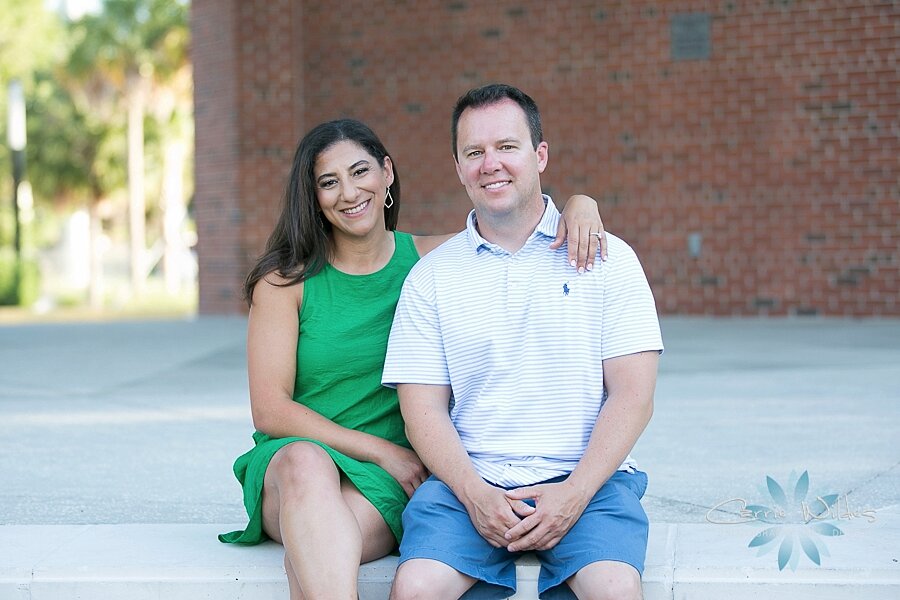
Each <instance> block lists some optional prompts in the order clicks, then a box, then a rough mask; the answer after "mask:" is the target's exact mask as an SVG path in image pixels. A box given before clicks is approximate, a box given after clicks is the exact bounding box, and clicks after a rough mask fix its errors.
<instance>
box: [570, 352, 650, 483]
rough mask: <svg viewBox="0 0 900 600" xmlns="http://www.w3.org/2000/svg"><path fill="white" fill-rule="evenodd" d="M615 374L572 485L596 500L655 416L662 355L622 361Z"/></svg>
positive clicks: (571, 481) (648, 355) (633, 356)
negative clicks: (657, 367)
mask: <svg viewBox="0 0 900 600" xmlns="http://www.w3.org/2000/svg"><path fill="white" fill-rule="evenodd" d="M613 360H618V361H619V363H618V364H617V365H616V366H615V367H613V368H609V367H607V366H606V365H604V369H605V370H606V369H609V370H610V371H612V373H611V375H610V378H611V381H610V382H609V383H608V389H609V395H608V397H607V399H606V403H605V404H604V405H603V410H602V411H601V412H600V415H599V416H598V417H597V421H596V423H595V424H594V430H593V432H592V433H591V438H590V440H589V442H588V446H587V449H586V450H585V453H584V455H583V456H582V458H581V460H580V461H579V463H578V466H577V467H576V468H575V470H574V471H572V474H571V475H570V476H569V478H568V481H569V482H570V483H572V484H574V485H575V486H576V487H577V488H578V489H580V490H582V491H583V493H585V494H589V495H588V497H591V496H593V495H594V494H595V493H596V492H597V490H599V489H600V487H602V485H603V484H604V483H606V480H607V479H609V478H610V477H611V476H612V474H613V473H615V472H616V470H617V469H618V468H619V466H621V464H622V462H623V461H624V460H625V458H626V457H627V456H628V453H629V452H631V449H632V448H634V445H635V443H637V440H638V438H639V437H640V436H641V434H642V433H643V432H644V429H645V428H646V427H647V423H649V422H650V417H651V416H652V415H653V393H654V390H655V387H656V365H657V363H658V353H656V352H644V353H640V354H637V355H631V356H627V357H622V358H621V359H613Z"/></svg>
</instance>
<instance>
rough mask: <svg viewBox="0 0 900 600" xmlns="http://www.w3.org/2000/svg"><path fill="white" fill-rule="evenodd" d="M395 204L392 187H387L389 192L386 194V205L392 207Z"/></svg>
mask: <svg viewBox="0 0 900 600" xmlns="http://www.w3.org/2000/svg"><path fill="white" fill-rule="evenodd" d="M393 205H394V197H393V196H391V188H388V189H387V193H386V194H385V195H384V207H385V208H390V207H392V206H393Z"/></svg>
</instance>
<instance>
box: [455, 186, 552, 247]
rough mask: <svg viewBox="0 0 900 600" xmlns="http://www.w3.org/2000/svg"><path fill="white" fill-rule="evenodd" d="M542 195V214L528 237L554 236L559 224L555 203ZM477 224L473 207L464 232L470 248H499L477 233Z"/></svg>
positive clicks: (545, 195)
mask: <svg viewBox="0 0 900 600" xmlns="http://www.w3.org/2000/svg"><path fill="white" fill-rule="evenodd" d="M542 195H543V197H544V214H543V215H542V216H541V220H540V221H539V222H538V224H537V227H535V228H534V233H532V234H531V237H530V238H529V239H531V238H533V237H534V236H535V235H541V236H544V237H549V238H556V228H557V226H558V225H559V216H560V215H559V210H557V208H556V205H554V204H553V199H552V198H550V196H548V195H547V194H542ZM477 224H478V221H477V219H476V217H475V210H474V209H473V210H472V211H470V212H469V216H468V217H467V218H466V232H467V234H468V238H469V243H470V244H471V245H472V249H473V250H474V251H475V252H478V250H480V249H481V248H484V249H487V250H490V249H495V248H499V246H497V245H496V244H492V243H491V242H489V241H487V240H486V239H484V238H483V237H481V234H480V233H478V227H477ZM504 252H505V251H504Z"/></svg>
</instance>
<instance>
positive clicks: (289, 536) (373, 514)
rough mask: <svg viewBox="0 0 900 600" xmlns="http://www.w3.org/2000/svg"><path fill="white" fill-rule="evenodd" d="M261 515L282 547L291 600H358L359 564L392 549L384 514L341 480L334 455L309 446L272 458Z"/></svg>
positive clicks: (290, 446) (292, 448) (295, 446)
mask: <svg viewBox="0 0 900 600" xmlns="http://www.w3.org/2000/svg"><path fill="white" fill-rule="evenodd" d="M262 512H263V528H264V529H265V531H266V533H267V534H269V536H270V537H272V538H273V539H275V540H276V541H279V542H281V543H282V544H283V545H284V550H285V556H286V559H285V566H286V568H287V567H290V569H289V570H288V576H289V583H290V584H291V585H290V587H291V600H300V599H301V598H304V597H305V600H316V599H317V598H347V599H348V600H356V597H357V589H356V588H357V577H358V574H359V564H360V562H361V561H364V560H373V559H375V558H378V557H380V556H384V555H385V554H387V553H388V552H390V550H391V548H392V547H393V543H394V540H393V536H391V534H390V530H389V529H388V527H387V524H386V523H385V522H384V520H383V519H382V518H381V515H380V513H378V511H377V510H376V509H375V507H374V506H372V505H371V504H370V503H369V502H368V501H367V500H366V499H365V497H364V496H363V495H362V494H360V493H359V491H358V490H356V488H355V487H353V485H352V484H349V483H347V482H342V478H341V475H340V472H339V471H338V469H337V467H336V466H335V465H334V462H333V461H332V460H331V457H330V456H328V454H327V453H326V452H325V451H324V450H323V449H322V448H321V447H319V446H317V445H315V444H311V443H309V442H294V443H292V444H288V445H287V446H285V447H284V448H282V449H281V450H279V451H278V452H277V453H276V454H275V456H274V457H273V458H272V461H271V462H270V463H269V468H268V469H267V470H266V476H265V483H264V487H263V507H262ZM291 572H293V574H294V575H296V583H298V585H299V588H300V589H302V596H301V595H299V594H300V592H299V590H295V586H294V585H293V584H294V582H291V581H290V575H291Z"/></svg>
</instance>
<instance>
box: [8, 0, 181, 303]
mask: <svg viewBox="0 0 900 600" xmlns="http://www.w3.org/2000/svg"><path fill="white" fill-rule="evenodd" d="M47 5H48V3H47V2H46V0H0V85H2V90H0V136H2V139H0V304H3V303H9V302H13V301H16V300H21V301H23V302H27V301H30V299H33V298H34V297H35V294H36V293H37V290H38V283H39V278H38V272H37V267H36V266H35V265H34V264H33V263H28V264H24V265H17V263H16V259H15V256H14V252H13V251H12V240H13V231H14V219H13V216H12V214H13V211H12V206H11V199H12V181H11V173H10V167H9V165H10V157H9V152H8V149H7V148H6V144H5V143H4V142H5V139H6V118H5V117H6V101H7V100H6V85H7V83H8V81H9V80H10V78H13V77H15V78H19V79H20V80H21V81H22V83H23V87H24V90H25V97H26V115H27V132H28V145H27V148H26V159H27V160H26V162H27V172H26V176H27V178H28V180H29V181H30V182H31V184H32V188H33V191H34V200H35V211H36V213H37V214H39V215H40V214H44V215H48V214H51V213H57V214H58V215H59V217H58V218H59V220H60V221H61V220H62V218H63V217H62V211H60V210H59V209H62V208H65V209H68V208H70V207H71V206H72V205H78V206H84V204H85V203H95V202H99V201H104V204H103V205H104V206H105V207H106V208H105V209H104V210H105V211H106V212H105V213H104V219H105V224H106V225H109V224H113V225H114V226H115V227H120V226H121V224H122V222H123V221H124V219H122V215H123V214H124V204H121V203H120V201H121V200H122V199H123V198H124V196H125V189H126V187H127V168H126V162H127V136H126V122H125V115H126V110H125V108H126V104H127V103H128V102H129V99H130V94H131V93H132V91H133V90H134V89H135V88H134V86H135V85H136V84H137V85H141V86H144V87H143V88H142V89H144V91H145V92H146V93H148V94H149V96H148V98H149V102H148V105H147V106H148V109H149V111H150V112H149V113H148V114H147V115H146V118H145V139H144V147H145V152H146V156H147V160H146V164H145V172H146V179H147V192H148V193H149V197H153V196H155V195H158V194H159V193H160V192H159V189H160V183H159V181H160V180H161V175H160V170H161V156H162V150H161V148H162V146H163V144H165V143H166V141H167V140H170V139H173V138H178V139H185V138H186V137H188V136H189V135H190V133H191V130H190V127H191V87H190V70H189V67H188V55H187V50H188V38H189V29H188V26H187V12H188V9H187V3H186V2H185V1H184V0H105V1H104V2H103V10H102V11H101V12H99V13H97V14H88V15H85V16H84V17H82V18H80V19H78V20H77V21H74V22H66V21H65V20H64V19H63V18H62V17H61V16H60V15H58V14H56V13H54V12H52V11H50V10H48V9H47V8H46V7H47ZM159 98H162V99H163V101H159ZM188 159H190V157H188ZM157 205H158V203H153V202H149V203H148V206H149V207H150V210H151V212H152V211H153V210H154V209H155V207H156V206H157ZM37 225H38V224H37V223H35V222H32V224H31V226H30V228H31V231H30V232H29V235H27V236H25V237H24V238H23V245H25V246H28V247H26V248H23V250H24V252H23V255H24V256H33V255H34V250H35V245H36V244H39V243H40V244H45V243H48V241H52V239H54V236H53V235H50V234H49V232H48V231H45V230H46V229H47V228H46V227H43V228H42V232H41V235H40V236H38V235H37V232H36V230H35V227H37ZM106 233H108V234H110V235H111V236H113V237H115V236H117V235H121V232H120V231H115V230H114V231H107V232H106ZM148 239H150V240H152V239H153V235H152V232H151V235H150V236H148ZM16 282H18V283H16Z"/></svg>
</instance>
